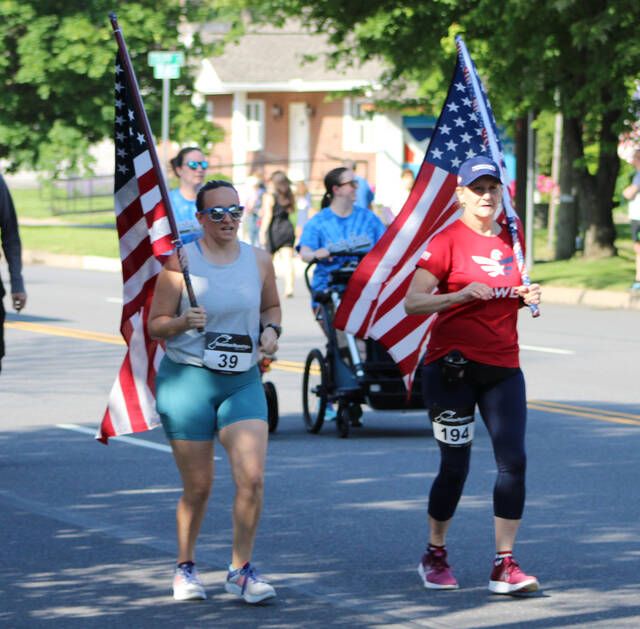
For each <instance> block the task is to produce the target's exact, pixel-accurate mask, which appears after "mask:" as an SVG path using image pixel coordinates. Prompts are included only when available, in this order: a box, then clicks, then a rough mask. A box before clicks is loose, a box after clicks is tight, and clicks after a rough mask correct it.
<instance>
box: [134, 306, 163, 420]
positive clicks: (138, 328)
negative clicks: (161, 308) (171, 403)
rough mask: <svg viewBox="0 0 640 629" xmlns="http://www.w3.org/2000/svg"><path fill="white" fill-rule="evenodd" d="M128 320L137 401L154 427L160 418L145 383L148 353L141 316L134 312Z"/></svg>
mask: <svg viewBox="0 0 640 629" xmlns="http://www.w3.org/2000/svg"><path fill="white" fill-rule="evenodd" d="M130 321H131V323H132V325H133V333H132V335H131V338H130V339H129V351H130V353H131V355H132V356H136V360H132V361H131V369H132V373H133V379H134V382H135V386H136V391H137V393H138V401H139V403H140V409H141V410H142V414H143V416H144V418H145V420H146V422H147V424H148V425H149V427H155V426H157V425H158V424H159V423H160V418H159V417H158V414H157V412H156V404H155V398H154V396H153V394H152V393H151V390H150V389H149V386H148V385H147V372H148V368H149V355H148V354H147V344H146V343H145V338H144V329H143V327H142V317H141V316H140V315H139V314H138V313H136V314H135V315H134V316H133V317H132V318H131V319H130Z"/></svg>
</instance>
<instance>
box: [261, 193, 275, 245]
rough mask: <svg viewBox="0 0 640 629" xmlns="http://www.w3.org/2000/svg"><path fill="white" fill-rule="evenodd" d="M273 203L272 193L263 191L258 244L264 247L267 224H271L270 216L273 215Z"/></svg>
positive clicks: (267, 229)
mask: <svg viewBox="0 0 640 629" xmlns="http://www.w3.org/2000/svg"><path fill="white" fill-rule="evenodd" d="M274 204H275V198H274V196H273V194H271V193H269V192H265V193H264V195H263V196H262V221H261V223H260V235H259V239H260V244H261V245H262V246H263V247H264V246H266V245H267V244H268V243H267V232H268V231H269V225H270V224H271V218H272V217H273V206H274Z"/></svg>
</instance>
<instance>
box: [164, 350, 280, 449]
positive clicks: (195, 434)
mask: <svg viewBox="0 0 640 629" xmlns="http://www.w3.org/2000/svg"><path fill="white" fill-rule="evenodd" d="M156 408H157V410H158V413H159V415H160V418H161V420H162V426H163V427H164V431H165V433H166V435H167V438H168V439H187V440H189V441H210V440H212V439H213V438H214V436H215V434H216V432H218V431H220V430H222V429H223V428H224V427H225V426H228V425H229V424H233V423H235V422H238V421H242V420H245V419H261V420H264V421H265V422H266V421H268V419H267V418H268V411H267V401H266V398H265V395H264V389H263V388H262V380H261V378H260V370H259V369H258V366H257V365H254V366H253V367H251V369H249V370H248V371H245V372H243V373H239V374H222V373H217V372H215V371H211V370H210V369H207V368H206V367H196V366H194V365H184V364H181V363H176V362H174V361H172V360H171V359H169V358H167V356H164V358H163V359H162V361H161V363H160V368H159V369H158V374H157V375H156Z"/></svg>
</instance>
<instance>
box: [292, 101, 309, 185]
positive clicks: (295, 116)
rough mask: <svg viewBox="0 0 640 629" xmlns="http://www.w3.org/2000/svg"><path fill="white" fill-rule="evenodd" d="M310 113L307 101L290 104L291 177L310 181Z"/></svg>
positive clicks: (293, 179) (296, 179)
mask: <svg viewBox="0 0 640 629" xmlns="http://www.w3.org/2000/svg"><path fill="white" fill-rule="evenodd" d="M309 136H310V133H309V114H308V113H307V105H306V103H290V104H289V179H291V181H299V180H300V179H304V181H309V172H310V168H309V146H310V137H309Z"/></svg>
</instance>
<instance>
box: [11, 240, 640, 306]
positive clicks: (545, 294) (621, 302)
mask: <svg viewBox="0 0 640 629" xmlns="http://www.w3.org/2000/svg"><path fill="white" fill-rule="evenodd" d="M22 261H23V263H24V264H42V265H45V266H53V267H60V268H65V269H84V270H87V271H107V272H110V273H120V271H121V268H122V267H121V266H120V260H119V259H117V258H101V257H99V256H72V255H62V254H57V253H46V252H43V251H30V250H25V251H23V252H22ZM295 262H296V264H295V268H296V275H297V276H298V277H300V276H301V275H302V273H303V271H304V264H302V263H301V261H300V260H299V259H298V258H296V260H295ZM545 303H548V304H560V305H567V306H588V307H590V308H609V309H618V310H640V293H638V294H634V293H631V292H623V291H615V290H591V289H587V288H570V287H563V286H544V285H543V286H542V306H543V307H544V304H545Z"/></svg>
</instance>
